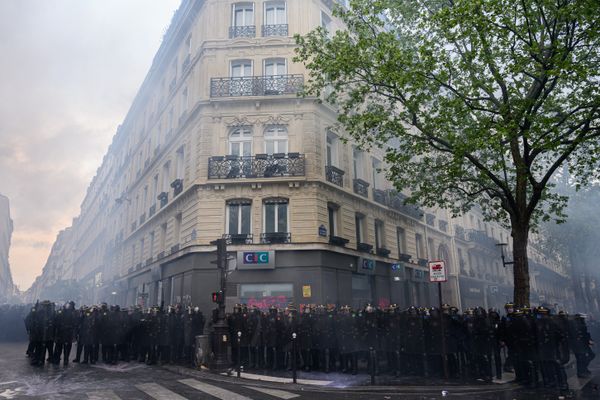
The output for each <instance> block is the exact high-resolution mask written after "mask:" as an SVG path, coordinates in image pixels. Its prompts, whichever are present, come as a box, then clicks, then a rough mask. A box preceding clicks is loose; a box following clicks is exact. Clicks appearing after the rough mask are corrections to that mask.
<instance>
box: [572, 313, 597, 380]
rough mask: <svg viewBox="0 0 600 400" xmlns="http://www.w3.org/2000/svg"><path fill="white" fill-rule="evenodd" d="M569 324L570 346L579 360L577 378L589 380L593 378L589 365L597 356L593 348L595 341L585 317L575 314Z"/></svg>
mask: <svg viewBox="0 0 600 400" xmlns="http://www.w3.org/2000/svg"><path fill="white" fill-rule="evenodd" d="M569 322H570V323H569V344H570V346H571V349H572V350H573V353H574V354H575V359H576V360H577V376H578V377H580V378H588V377H590V376H591V372H590V370H589V369H588V365H589V364H590V362H591V361H592V360H593V359H594V357H595V356H596V355H595V354H594V352H593V351H592V348H591V345H592V344H593V341H592V337H591V336H590V333H589V331H588V328H587V325H586V323H585V315H582V314H575V317H574V318H572V319H570V320H569Z"/></svg>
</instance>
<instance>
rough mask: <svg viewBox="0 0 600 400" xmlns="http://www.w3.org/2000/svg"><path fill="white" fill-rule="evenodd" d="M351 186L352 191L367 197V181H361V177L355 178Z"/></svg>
mask: <svg viewBox="0 0 600 400" xmlns="http://www.w3.org/2000/svg"><path fill="white" fill-rule="evenodd" d="M353 187H354V193H356V194H359V195H361V196H363V197H369V182H366V181H363V180H362V179H355V180H354V181H353Z"/></svg>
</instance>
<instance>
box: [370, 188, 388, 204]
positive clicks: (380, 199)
mask: <svg viewBox="0 0 600 400" xmlns="http://www.w3.org/2000/svg"><path fill="white" fill-rule="evenodd" d="M373 201H375V202H376V203H379V204H383V205H384V206H387V205H388V196H387V192H386V191H385V190H381V189H375V188H373Z"/></svg>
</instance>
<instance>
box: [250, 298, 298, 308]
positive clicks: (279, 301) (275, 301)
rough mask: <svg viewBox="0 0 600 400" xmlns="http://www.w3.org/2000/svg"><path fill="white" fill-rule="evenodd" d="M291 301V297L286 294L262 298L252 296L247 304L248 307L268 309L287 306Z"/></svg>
mask: <svg viewBox="0 0 600 400" xmlns="http://www.w3.org/2000/svg"><path fill="white" fill-rule="evenodd" d="M288 303H289V299H288V298H287V297H286V296H266V297H262V298H260V299H255V298H254V297H251V298H249V299H248V301H247V302H246V304H247V305H248V307H257V308H259V309H261V310H266V309H268V308H270V307H273V306H274V307H277V308H285V307H287V305H288Z"/></svg>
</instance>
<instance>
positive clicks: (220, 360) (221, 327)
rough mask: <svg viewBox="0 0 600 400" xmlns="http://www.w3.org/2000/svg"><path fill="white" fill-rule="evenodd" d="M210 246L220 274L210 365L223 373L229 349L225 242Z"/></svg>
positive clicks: (226, 367) (227, 362) (219, 241)
mask: <svg viewBox="0 0 600 400" xmlns="http://www.w3.org/2000/svg"><path fill="white" fill-rule="evenodd" d="M211 244H216V246H217V269H218V270H219V273H220V283H221V289H220V290H221V296H220V301H219V302H218V308H217V321H216V322H215V324H214V325H213V329H214V336H213V337H214V339H213V353H214V358H213V360H212V363H211V364H210V367H211V369H213V370H215V371H224V370H227V369H228V367H229V360H228V357H227V348H228V347H229V340H230V338H229V326H228V325H227V318H225V290H226V286H227V241H226V240H225V239H217V240H215V241H213V242H211Z"/></svg>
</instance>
